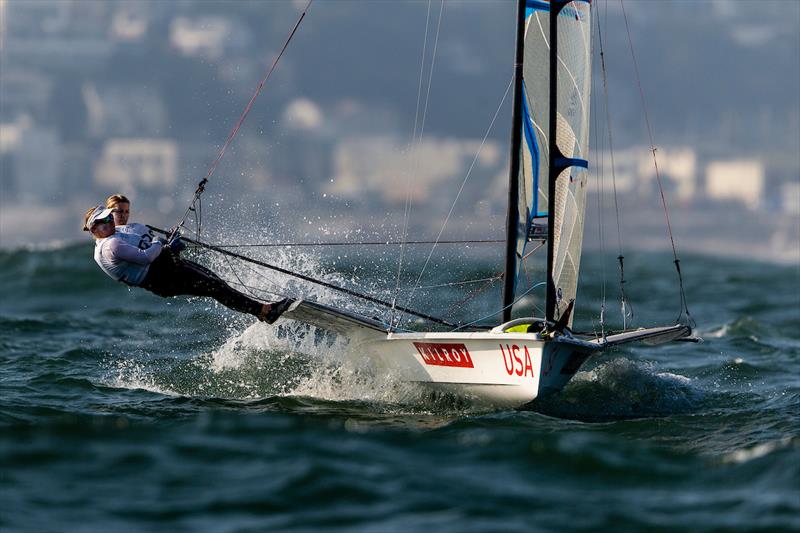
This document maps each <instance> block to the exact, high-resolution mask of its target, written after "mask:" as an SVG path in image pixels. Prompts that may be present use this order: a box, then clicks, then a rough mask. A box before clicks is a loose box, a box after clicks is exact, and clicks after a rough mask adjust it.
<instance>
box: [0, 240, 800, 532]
mask: <svg viewBox="0 0 800 533" xmlns="http://www.w3.org/2000/svg"><path fill="white" fill-rule="evenodd" d="M669 261H670V258H668V257H666V258H665V257H664V256H662V255H659V254H650V255H643V256H639V257H638V258H636V259H635V260H632V261H630V263H629V264H628V265H626V267H627V268H628V271H627V272H626V275H627V277H628V278H629V279H631V280H632V281H630V285H629V289H628V290H629V294H630V297H631V301H632V302H635V304H636V307H637V310H644V309H649V311H647V312H644V311H640V312H639V316H640V317H641V318H642V319H643V320H645V321H647V320H649V319H651V318H652V319H653V321H655V319H656V318H658V317H660V318H661V321H662V322H669V321H670V320H672V319H673V318H674V315H675V313H674V312H673V311H675V310H676V309H675V308H676V305H673V304H675V298H676V296H675V286H674V280H673V279H672V278H669V275H670V270H668V269H666V270H662V269H661V267H662V266H663V264H664V263H666V264H667V265H668V266H669ZM585 262H586V265H587V266H586V268H585V269H584V271H585V272H587V274H586V276H585V278H584V279H583V285H582V289H581V290H582V292H581V295H580V296H579V297H581V298H583V300H582V301H585V302H590V303H596V301H597V300H598V298H599V294H598V289H597V287H598V286H599V284H598V283H596V282H595V281H596V280H593V278H592V276H593V275H594V274H593V273H594V272H598V271H599V270H600V268H599V266H598V265H599V264H598V263H597V262H596V260H595V263H593V259H592V258H591V257H587V258H586V259H585ZM682 265H683V271H684V276H685V279H686V288H687V296H688V299H689V307H690V310H691V311H692V314H693V316H694V318H695V319H696V321H697V323H698V326H699V335H700V336H702V337H703V339H704V342H703V343H701V344H674V345H667V346H661V347H635V348H634V347H630V348H624V349H619V350H617V351H615V352H612V353H609V354H604V355H602V356H599V357H596V358H593V359H590V360H589V361H588V362H587V364H586V365H585V366H584V367H583V369H582V370H581V372H579V373H578V374H577V375H576V377H575V378H574V379H573V381H571V382H570V384H569V385H568V386H567V388H566V389H565V390H564V391H563V392H562V393H561V394H560V395H558V396H555V397H552V398H549V399H547V400H546V401H542V402H538V403H535V404H534V405H532V406H530V407H528V408H526V409H521V410H507V411H491V412H486V411H479V410H474V409H472V408H470V406H468V405H463V404H460V403H458V402H453V401H447V400H446V399H444V400H443V399H441V398H429V397H427V396H425V395H424V394H420V392H419V391H415V390H412V389H410V388H408V387H404V386H402V385H400V384H398V383H394V382H392V380H391V378H390V377H386V376H375V375H373V374H371V373H370V372H369V368H366V367H364V365H363V362H360V361H358V358H357V357H353V356H352V355H349V356H348V355H347V354H346V352H347V350H346V349H345V348H344V347H343V346H341V345H340V343H339V341H337V340H336V339H329V338H320V337H319V335H317V334H313V333H311V334H306V333H304V330H302V329H299V328H296V327H293V326H292V325H291V324H286V323H285V324H284V325H283V326H281V327H278V328H274V327H269V326H267V325H264V324H253V323H252V322H253V321H252V320H251V319H249V318H248V317H242V316H237V315H235V314H233V313H230V312H228V311H226V310H224V309H220V308H219V307H217V306H215V305H213V304H210V303H208V302H204V301H202V300H193V301H186V300H183V299H173V300H169V301H165V300H162V299H160V298H157V297H155V296H152V295H149V294H147V293H146V292H144V291H139V290H134V291H128V290H127V289H126V288H125V287H122V286H120V285H117V284H114V283H113V282H111V281H110V280H107V279H106V278H105V277H104V275H103V274H102V273H101V272H100V271H99V270H98V269H97V267H96V266H95V265H94V263H93V261H92V260H91V249H90V246H89V247H87V245H85V244H84V245H80V246H71V247H64V248H58V249H51V250H38V251H31V250H28V251H26V250H17V251H2V252H0V294H2V298H1V299H0V387H1V388H0V530H2V531H320V530H325V531H454V532H462V531H480V532H483V531H536V530H565V529H566V530H570V529H592V530H595V529H606V530H651V529H690V530H709V529H715V530H716V529H731V530H784V531H785V530H800V271H798V268H797V267H796V266H795V267H786V266H775V265H769V264H762V263H748V262H743V261H729V260H723V259H710V258H704V257H699V256H695V257H690V258H685V259H684V261H683V263H682ZM481 268H483V267H482V266H480V265H475V266H474V269H475V270H476V272H477V271H480V270H481ZM662 272H666V273H667V274H666V276H667V277H666V278H665V276H664V275H661V273H662ZM609 277H610V278H613V275H611V276H609ZM633 280H635V282H634V281H633ZM610 287H611V284H610V285H609V292H611V288H610ZM648 313H650V314H648ZM587 321H589V322H590V321H591V320H590V319H587ZM641 325H645V324H641Z"/></svg>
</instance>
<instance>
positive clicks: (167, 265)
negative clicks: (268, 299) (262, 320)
mask: <svg viewBox="0 0 800 533" xmlns="http://www.w3.org/2000/svg"><path fill="white" fill-rule="evenodd" d="M139 286H140V287H142V288H143V289H147V290H148V291H150V292H152V293H155V294H157V295H159V296H162V297H164V298H168V297H170V296H181V295H183V296H210V297H211V298H214V299H215V300H216V301H218V302H219V303H221V304H222V305H224V306H225V307H229V308H231V309H233V310H234V311H239V312H240V313H248V314H251V315H256V316H258V314H259V313H260V312H261V309H262V304H261V302H258V301H256V300H253V299H252V298H250V297H248V296H245V295H244V294H242V293H240V292H238V291H236V290H234V289H233V288H231V286H230V285H228V284H227V283H225V281H223V280H222V278H220V277H219V276H217V275H216V274H214V273H213V272H211V271H210V270H209V269H207V268H206V267H204V266H202V265H198V264H197V263H194V262H192V261H187V260H185V259H181V258H179V257H177V256H176V255H174V254H173V253H172V252H170V251H169V250H164V251H162V252H161V254H159V256H158V257H157V258H156V260H155V261H153V262H152V263H151V264H150V269H149V270H148V271H147V275H146V276H145V278H144V280H143V281H142V283H140V284H139Z"/></svg>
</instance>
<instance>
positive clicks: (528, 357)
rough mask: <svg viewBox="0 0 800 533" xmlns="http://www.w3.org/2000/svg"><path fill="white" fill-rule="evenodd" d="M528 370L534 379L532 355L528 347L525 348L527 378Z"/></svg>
mask: <svg viewBox="0 0 800 533" xmlns="http://www.w3.org/2000/svg"><path fill="white" fill-rule="evenodd" d="M528 370H530V371H531V377H533V363H532V362H531V354H530V353H529V352H528V347H527V346H526V347H525V372H523V373H524V374H525V375H526V376H527V375H528Z"/></svg>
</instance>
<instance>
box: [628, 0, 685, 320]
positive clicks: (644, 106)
mask: <svg viewBox="0 0 800 533" xmlns="http://www.w3.org/2000/svg"><path fill="white" fill-rule="evenodd" d="M619 3H620V6H621V7H622V16H623V18H624V19H625V31H626V32H627V35H628V45H629V48H630V51H631V58H632V59H633V69H634V72H635V73H636V83H637V85H638V86H639V97H640V98H641V101H642V110H643V111H644V121H645V124H646V126H647V135H648V138H649V139H650V151H651V152H652V153H653V165H654V167H655V171H656V181H657V182H658V192H659V193H660V194H661V205H662V207H663V209H664V218H665V220H666V222H667V233H668V234H669V241H670V244H671V245H672V257H673V262H674V263H675V271H676V272H677V274H678V285H679V287H680V301H681V309H680V313H679V314H678V321H680V319H681V316H682V315H683V314H684V313H685V314H686V318H687V319H688V320H689V321H690V323H692V324H693V323H694V319H692V317H691V315H690V314H689V308H688V307H687V305H686V294H685V292H684V290H683V276H682V275H681V267H680V259H678V251H677V249H676V247H675V238H674V237H673V235H672V225H671V224H670V221H669V209H667V200H666V197H665V196H664V187H663V186H662V183H661V174H660V173H659V170H658V158H657V157H656V146H655V141H653V131H652V128H651V127H650V117H649V114H648V112H647V102H646V101H645V98H644V89H643V88H642V82H641V79H640V77H639V63H638V62H637V61H636V53H635V52H634V50H633V39H632V37H631V30H630V26H629V24H628V15H627V14H626V13H625V2H624V0H619Z"/></svg>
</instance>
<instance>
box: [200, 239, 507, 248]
mask: <svg viewBox="0 0 800 533" xmlns="http://www.w3.org/2000/svg"><path fill="white" fill-rule="evenodd" d="M436 242H437V241H405V242H397V241H362V242H277V243H263V244H213V245H214V246H216V247H217V248H275V247H284V248H289V247H298V248H300V247H305V246H377V245H381V246H397V245H401V246H402V245H405V244H408V245H411V244H434V243H436ZM500 242H506V241H504V240H502V239H483V240H480V239H479V240H464V241H438V244H497V243H500Z"/></svg>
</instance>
